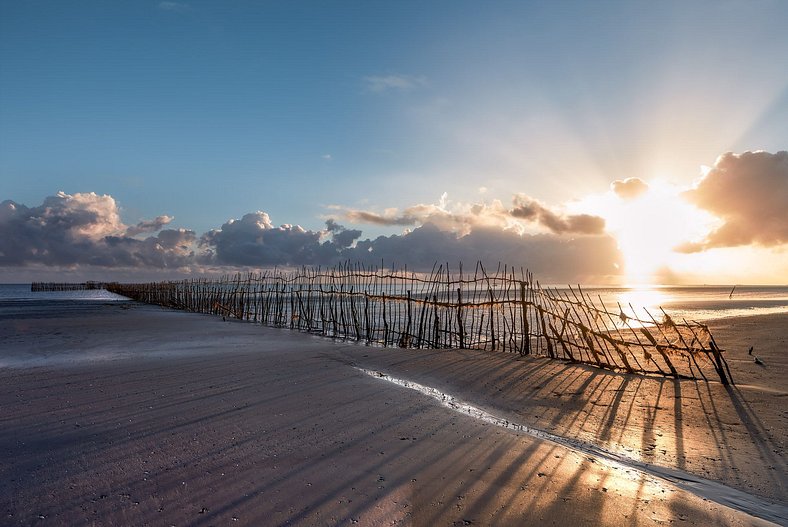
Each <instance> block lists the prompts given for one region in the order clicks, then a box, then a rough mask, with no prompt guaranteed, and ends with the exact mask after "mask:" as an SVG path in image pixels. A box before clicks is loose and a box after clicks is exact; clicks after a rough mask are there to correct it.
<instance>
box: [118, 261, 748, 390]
mask: <svg viewBox="0 0 788 527" xmlns="http://www.w3.org/2000/svg"><path fill="white" fill-rule="evenodd" d="M107 289H108V290H109V291H111V292H113V293H117V294H120V295H123V296H126V297H129V298H132V299H134V300H138V301H142V302H146V303H150V304H157V305H161V306H166V307H172V308H177V309H184V310H187V311H193V312H198V313H210V314H215V315H223V316H229V317H234V318H237V319H241V320H248V321H254V322H258V323H262V324H265V325H269V326H276V327H286V328H290V329H297V330H300V331H307V332H310V333H318V334H321V335H325V336H330V337H335V338H342V339H351V340H358V341H363V342H366V343H368V344H381V345H384V346H399V347H403V348H467V349H481V350H490V351H501V352H512V353H518V354H520V355H537V356H545V357H550V358H554V359H563V360H568V361H572V362H577V363H583V364H590V365H593V366H597V367H600V368H604V369H608V370H615V371H626V372H629V373H639V374H657V375H663V376H668V377H675V378H689V379H704V380H708V376H711V375H716V376H717V377H719V379H720V381H721V382H722V383H724V384H728V383H729V382H732V378H731V375H730V370H729V368H728V365H727V363H726V361H725V358H724V355H723V350H721V349H720V348H719V347H718V346H717V344H716V342H715V341H714V337H713V336H712V335H711V332H710V331H709V329H708V327H707V326H705V325H704V324H700V323H698V322H691V321H686V320H681V321H677V320H674V319H672V318H671V317H670V316H668V315H667V314H666V313H665V312H664V311H662V312H661V313H659V314H656V313H655V314H652V313H650V312H648V311H647V310H644V312H645V313H646V314H647V317H646V319H644V318H643V317H637V316H635V315H634V313H635V310H634V308H632V307H631V306H629V307H630V310H629V311H626V309H625V308H624V307H622V306H621V305H617V306H615V307H611V306H608V305H605V304H604V303H603V302H602V299H601V298H599V297H597V298H596V299H594V298H592V297H591V296H590V295H589V294H588V293H587V292H586V291H583V290H582V289H581V288H580V287H579V286H578V287H570V288H568V290H558V289H552V288H548V287H541V286H540V285H539V283H538V282H536V281H535V280H534V278H533V276H532V275H531V273H530V272H528V271H525V270H523V269H519V270H515V269H514V268H510V267H501V266H499V267H498V269H497V270H496V271H495V272H494V273H488V272H487V271H486V270H485V269H484V267H483V265H482V264H481V263H479V264H477V265H476V267H475V269H474V271H473V272H472V273H467V272H463V271H462V268H460V269H459V271H458V272H450V271H449V268H448V266H436V267H434V268H433V270H432V271H431V272H429V273H414V272H411V271H408V270H407V269H402V270H397V271H392V270H386V269H382V268H381V269H378V268H366V267H364V266H362V265H359V264H346V265H342V266H339V267H334V268H330V269H320V268H315V269H309V268H303V269H300V270H298V271H283V270H276V269H275V270H269V271H262V272H257V273H247V274H244V275H242V274H236V275H234V276H224V277H222V278H219V279H208V278H200V279H187V280H182V281H172V282H157V283H147V284H118V283H112V284H107ZM628 313H629V314H628Z"/></svg>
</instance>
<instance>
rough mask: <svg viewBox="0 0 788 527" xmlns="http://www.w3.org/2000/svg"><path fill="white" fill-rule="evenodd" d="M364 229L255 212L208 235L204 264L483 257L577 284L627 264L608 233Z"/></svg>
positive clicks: (392, 262)
mask: <svg viewBox="0 0 788 527" xmlns="http://www.w3.org/2000/svg"><path fill="white" fill-rule="evenodd" d="M360 237H361V231H360V230H350V229H346V228H345V227H343V226H342V225H340V224H338V223H337V222H336V220H334V219H329V220H327V221H326V229H325V230H324V231H311V230H306V229H303V228H302V227H298V226H292V225H282V226H279V227H276V226H274V224H273V223H272V222H271V220H270V218H269V216H268V214H266V213H265V212H261V211H258V212H255V213H250V214H246V215H244V216H243V217H242V218H241V219H240V220H230V221H228V222H227V223H225V224H224V225H222V227H221V228H220V229H216V230H213V231H210V232H208V233H206V234H205V235H203V237H202V239H201V245H202V247H203V249H204V253H203V256H202V261H201V263H202V264H206V265H213V266H222V265H223V266H239V267H241V266H245V267H267V266H273V265H279V266H296V265H323V266H330V265H336V264H338V263H341V262H343V261H348V260H349V261H353V262H360V263H363V264H366V265H380V264H381V263H383V264H384V265H386V266H403V265H407V266H408V268H410V269H413V270H416V271H427V270H429V269H431V268H432V266H433V264H435V262H451V263H452V264H453V265H456V264H458V263H459V262H465V264H466V265H473V264H475V263H476V262H477V261H479V260H482V261H484V262H488V263H489V264H491V265H492V264H496V263H497V262H504V263H508V264H511V265H515V266H520V265H521V266H523V267H528V268H529V269H531V270H532V271H534V272H537V271H538V272H539V273H540V275H539V276H540V278H542V279H544V280H546V281H563V280H566V281H577V280H582V279H585V278H586V277H596V278H599V277H600V276H611V275H614V274H616V273H617V272H618V271H617V266H620V254H619V252H618V249H617V246H616V242H615V240H614V239H613V238H611V237H610V236H607V235H603V236H581V237H576V238H570V237H565V236H557V235H555V234H536V235H531V234H520V233H518V232H516V231H514V230H502V229H500V228H498V227H493V226H482V225H476V226H475V227H474V228H473V229H472V230H471V231H470V232H469V233H467V234H460V233H458V232H457V231H453V230H450V229H445V228H442V227H440V226H439V225H437V224H435V223H432V222H427V223H425V224H424V225H421V226H419V227H417V228H415V229H413V230H412V231H409V232H406V233H404V234H394V235H391V236H380V237H378V238H376V239H374V240H370V239H366V240H360V239H359V238H360Z"/></svg>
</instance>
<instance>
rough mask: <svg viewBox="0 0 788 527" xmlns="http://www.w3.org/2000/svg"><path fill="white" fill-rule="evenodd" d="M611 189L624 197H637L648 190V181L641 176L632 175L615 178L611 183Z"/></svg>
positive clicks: (620, 196)
mask: <svg viewBox="0 0 788 527" xmlns="http://www.w3.org/2000/svg"><path fill="white" fill-rule="evenodd" d="M610 189H611V190H612V191H613V192H615V193H616V195H617V196H618V197H619V198H622V199H635V198H637V197H638V196H640V195H642V194H644V193H645V192H646V191H647V190H648V183H646V182H645V181H643V180H642V179H640V178H636V177H630V178H627V179H624V180H623V181H622V180H620V179H617V180H615V181H614V182H612V183H611V184H610Z"/></svg>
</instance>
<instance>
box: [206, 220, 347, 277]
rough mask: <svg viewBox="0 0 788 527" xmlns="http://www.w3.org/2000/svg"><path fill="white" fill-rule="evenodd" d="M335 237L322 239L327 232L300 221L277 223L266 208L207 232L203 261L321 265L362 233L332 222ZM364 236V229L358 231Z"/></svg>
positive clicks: (258, 264)
mask: <svg viewBox="0 0 788 527" xmlns="http://www.w3.org/2000/svg"><path fill="white" fill-rule="evenodd" d="M328 227H329V229H331V230H329V231H327V232H329V233H331V234H332V235H333V236H332V238H339V241H335V240H334V239H332V240H329V241H326V242H322V241H321V238H322V237H323V235H324V233H323V232H320V231H311V230H306V229H304V228H303V227H300V226H298V225H288V224H285V225H280V226H278V227H276V226H274V224H273V223H272V222H271V219H270V217H269V216H268V214H267V213H265V212H263V211H257V212H252V213H249V214H244V215H243V216H242V217H241V219H232V220H229V221H228V222H226V223H225V224H224V225H222V226H221V227H220V228H218V229H214V230H211V231H209V232H207V233H205V234H204V235H203V236H202V238H201V239H200V246H201V247H202V248H203V249H204V250H205V253H204V254H203V255H202V256H201V261H202V263H205V264H210V265H233V266H251V267H267V266H276V265H280V266H285V265H321V264H330V263H335V262H338V261H339V259H338V257H339V253H340V251H341V250H342V249H343V248H344V247H345V246H346V244H347V245H349V244H348V243H347V242H348V241H350V243H352V242H353V241H354V240H355V238H357V237H358V236H356V235H355V231H351V232H350V234H345V232H346V230H345V229H344V227H342V226H341V225H338V224H336V223H335V222H332V223H331V224H329V225H328ZM358 235H359V236H360V235H361V233H360V232H358Z"/></svg>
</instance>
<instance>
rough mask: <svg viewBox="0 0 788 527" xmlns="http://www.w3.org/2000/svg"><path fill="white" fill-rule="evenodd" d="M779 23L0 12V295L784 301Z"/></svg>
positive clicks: (539, 6)
mask: <svg viewBox="0 0 788 527" xmlns="http://www.w3.org/2000/svg"><path fill="white" fill-rule="evenodd" d="M786 20H788V2H785V1H782V0H748V1H736V0H715V1H693V2H685V1H675V2H673V1H666V2H645V1H643V2H640V1H600V2H565V1H556V2H527V1H516V2H506V1H493V2H463V1H431V2H420V1H413V2H410V1H402V2H376V1H364V2H309V1H300V2H244V1H232V2H225V1H184V2H173V1H155V0H154V1H150V2H148V1H135V2H121V1H119V0H118V1H112V0H101V1H99V0H96V1H79V0H76V1H73V2H59V1H38V0H0V202H1V203H0V281H4V282H15V281H28V280H36V279H56V278H57V277H64V278H67V279H89V278H97V279H124V280H125V279H128V280H134V279H149V278H150V279H156V278H169V277H180V276H193V275H196V274H210V273H216V272H223V271H227V270H245V269H254V268H261V267H266V266H272V265H278V266H299V265H334V264H336V263H338V262H341V261H344V260H352V261H361V262H363V263H368V264H370V265H373V264H376V265H380V264H381V263H382V264H383V265H386V266H402V265H408V266H409V267H410V268H414V269H418V268H430V267H431V266H432V264H433V263H435V262H436V261H438V262H448V263H450V264H451V265H456V264H457V263H458V262H459V261H463V262H465V263H466V265H469V264H470V265H472V264H473V263H475V262H476V261H477V260H482V261H484V262H486V263H488V265H493V266H494V265H495V264H497V262H503V263H507V264H509V265H514V266H516V267H520V266H523V267H528V268H530V269H531V270H532V271H533V272H535V273H536V274H537V276H542V277H543V278H544V281H546V282H580V281H582V282H583V283H619V284H624V283H634V282H653V283H763V284H768V283H773V284H786V283H788V214H786V213H785V211H786V210H788V155H787V154H785V153H784V152H785V150H788V68H786V67H785V57H786V56H788V32H786V31H785V21H786Z"/></svg>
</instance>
